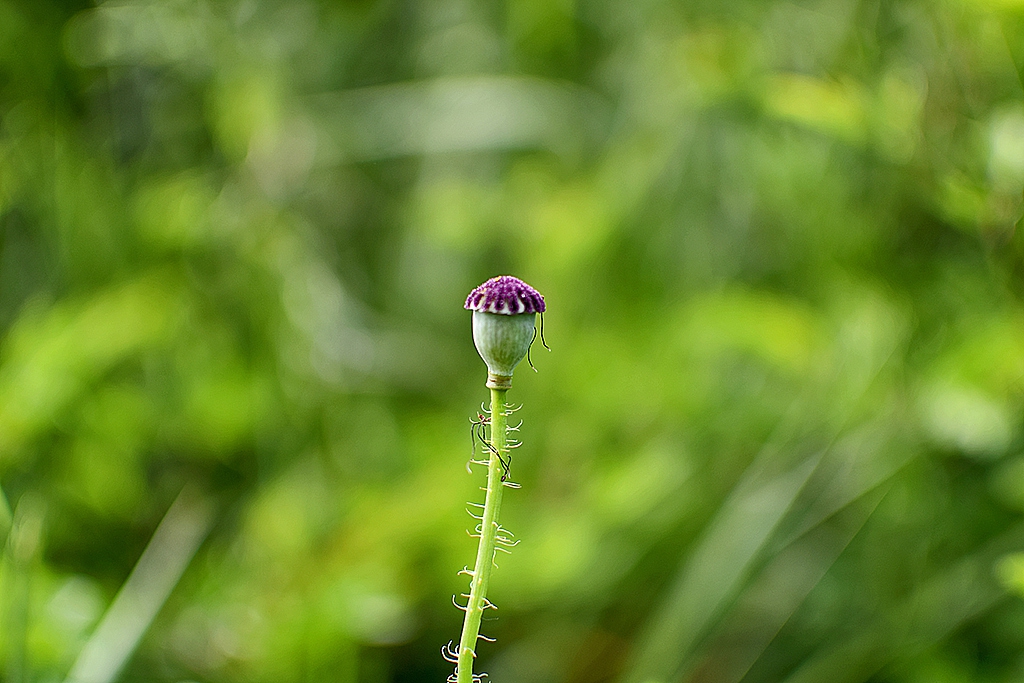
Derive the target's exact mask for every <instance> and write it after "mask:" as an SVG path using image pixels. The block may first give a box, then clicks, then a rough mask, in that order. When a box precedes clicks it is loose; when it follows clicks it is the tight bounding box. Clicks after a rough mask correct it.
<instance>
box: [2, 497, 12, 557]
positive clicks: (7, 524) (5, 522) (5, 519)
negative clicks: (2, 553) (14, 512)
mask: <svg viewBox="0 0 1024 683" xmlns="http://www.w3.org/2000/svg"><path fill="white" fill-rule="evenodd" d="M13 522H14V520H13V517H12V516H11V506H10V504H9V503H8V502H7V496H6V495H4V489H3V487H2V486H0V545H3V544H4V543H6V542H7V534H8V533H10V531H11V524H13Z"/></svg>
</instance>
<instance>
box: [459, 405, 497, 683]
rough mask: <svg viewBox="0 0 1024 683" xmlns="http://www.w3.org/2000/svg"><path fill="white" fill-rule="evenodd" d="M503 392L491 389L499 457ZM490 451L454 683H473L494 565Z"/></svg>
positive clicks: (494, 511) (493, 477) (494, 512)
mask: <svg viewBox="0 0 1024 683" xmlns="http://www.w3.org/2000/svg"><path fill="white" fill-rule="evenodd" d="M506 393H507V389H493V388H492V389H491V446H492V447H493V448H494V451H497V453H500V454H501V455H502V457H507V454H508V449H507V448H506V437H507V435H506V433H505V427H506V421H507V418H508V415H507V414H506V412H505V394H506ZM494 451H490V450H489V452H490V455H491V457H490V461H489V462H488V463H487V496H486V498H485V499H484V514H483V520H482V521H481V522H480V527H479V529H480V544H479V545H478V546H477V551H476V566H475V567H474V569H473V579H472V581H470V584H469V586H470V588H469V602H468V603H467V605H466V619H465V620H464V621H463V622H462V639H461V640H460V641H459V661H458V665H457V666H456V668H455V672H456V678H457V680H458V683H473V658H474V657H475V656H476V641H477V639H478V638H479V637H480V620H481V619H482V618H483V614H484V609H486V605H489V604H490V603H488V602H486V598H487V584H488V583H489V582H490V580H491V568H492V567H493V566H494V552H495V551H494V543H495V534H496V533H497V531H498V510H499V509H500V508H501V494H502V490H503V489H504V488H505V486H504V484H503V483H502V481H501V474H502V471H503V468H502V466H501V462H499V460H498V456H497V454H496V453H495V452H494Z"/></svg>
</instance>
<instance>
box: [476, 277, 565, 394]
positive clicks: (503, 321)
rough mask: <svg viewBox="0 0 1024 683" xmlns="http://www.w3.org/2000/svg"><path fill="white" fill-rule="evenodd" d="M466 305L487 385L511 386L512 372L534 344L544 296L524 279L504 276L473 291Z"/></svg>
mask: <svg viewBox="0 0 1024 683" xmlns="http://www.w3.org/2000/svg"><path fill="white" fill-rule="evenodd" d="M465 308H466V309H468V310H471V311H473V343H474V344H475V345H476V350H477V352H479V354H480V357H481V358H483V359H484V363H486V364H487V386H488V387H490V388H492V389H508V388H509V387H511V386H512V371H513V370H515V367H516V366H517V365H519V363H520V361H522V360H523V358H525V357H526V354H527V352H528V351H529V350H530V344H532V343H533V338H534V335H535V333H536V320H537V314H538V313H543V312H544V309H545V304H544V297H543V296H541V295H540V293H539V292H538V291H537V290H536V289H534V288H533V287H531V286H530V285H528V284H526V283H525V282H523V281H522V280H520V279H518V278H514V277H512V276H511V275H501V276H499V277H495V278H491V279H490V280H488V281H487V282H485V283H483V284H482V285H480V286H479V287H477V288H476V289H474V290H473V291H472V292H470V294H469V296H468V297H467V298H466V305H465Z"/></svg>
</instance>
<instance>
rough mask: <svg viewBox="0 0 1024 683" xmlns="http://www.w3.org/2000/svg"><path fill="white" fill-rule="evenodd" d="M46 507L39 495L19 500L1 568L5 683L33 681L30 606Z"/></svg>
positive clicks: (1, 654) (0, 641)
mask: <svg viewBox="0 0 1024 683" xmlns="http://www.w3.org/2000/svg"><path fill="white" fill-rule="evenodd" d="M45 516H46V505H45V503H44V502H43V500H42V498H40V497H39V496H37V495H35V494H31V493H30V494H25V495H23V496H21V498H20V499H19V500H18V506H17V508H16V509H15V511H14V515H13V519H12V522H11V525H10V538H9V540H8V543H7V546H6V552H5V553H4V555H3V560H4V561H3V564H2V565H0V617H2V619H3V621H2V622H0V661H3V662H4V670H3V674H4V678H3V680H4V681H5V683H26V682H27V681H29V680H31V674H30V668H29V667H30V663H29V658H28V630H29V603H30V600H31V593H32V583H33V581H32V579H33V574H34V571H35V570H37V569H38V565H39V564H40V556H41V554H42V546H43V532H44V524H43V521H44V518H45Z"/></svg>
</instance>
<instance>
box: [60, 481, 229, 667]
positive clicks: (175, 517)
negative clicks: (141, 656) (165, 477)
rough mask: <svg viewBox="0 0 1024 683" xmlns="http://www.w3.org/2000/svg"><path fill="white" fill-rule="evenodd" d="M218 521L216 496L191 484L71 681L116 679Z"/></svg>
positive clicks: (87, 648) (162, 525) (85, 650)
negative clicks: (209, 497) (208, 496)
mask: <svg viewBox="0 0 1024 683" xmlns="http://www.w3.org/2000/svg"><path fill="white" fill-rule="evenodd" d="M212 521H213V506H212V505H211V503H210V501H208V500H207V499H205V498H203V497H201V496H200V495H199V494H198V493H197V492H196V491H194V490H192V489H191V488H189V487H186V488H185V489H184V490H183V491H182V492H181V493H180V494H179V495H178V497H177V498H176V499H175V501H174V503H173V504H171V507H170V509H168V511H167V514H166V515H164V518H163V520H162V521H161V522H160V525H159V526H158V527H157V529H156V532H154V534H153V538H152V539H150V541H149V545H147V546H146V549H145V550H144V551H143V553H142V556H141V557H140V558H139V561H138V563H136V565H135V568H134V569H133V570H132V573H131V574H130V575H129V576H128V580H127V581H125V583H124V586H122V587H121V590H120V591H119V592H118V594H117V596H116V597H115V598H114V602H113V603H112V604H111V605H110V608H109V609H108V610H107V612H106V614H104V615H103V619H102V620H101V621H100V623H99V626H97V627H96V631H95V632H94V633H93V634H92V636H91V637H90V638H89V641H88V642H87V643H86V644H85V647H84V648H83V649H82V652H81V654H80V655H79V656H78V660H77V661H76V662H75V664H74V666H72V667H71V672H70V673H69V674H68V677H67V679H66V681H65V683H111V681H113V680H115V678H116V677H117V675H118V672H120V670H121V668H122V667H123V666H124V664H125V662H127V661H128V658H129V657H130V656H131V654H132V652H134V650H135V647H136V646H137V645H138V643H139V640H140V639H141V638H142V636H143V634H144V633H145V632H146V629H148V628H149V625H150V624H151V623H152V621H153V619H154V618H155V617H156V615H157V613H158V612H159V611H160V608H161V607H162V606H163V604H164V602H165V601H166V600H167V597H168V596H169V595H170V593H171V590H172V589H173V588H174V586H175V585H176V584H177V583H178V580H179V579H180V578H181V575H182V574H183V573H184V571H185V568H186V567H187V566H188V565H189V562H191V560H192V557H193V556H194V555H195V553H196V551H197V550H198V549H199V546H200V545H201V544H202V542H203V539H205V538H206V534H207V533H208V532H209V530H210V526H211V523H212Z"/></svg>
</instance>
